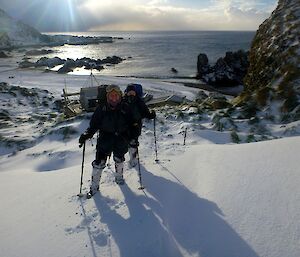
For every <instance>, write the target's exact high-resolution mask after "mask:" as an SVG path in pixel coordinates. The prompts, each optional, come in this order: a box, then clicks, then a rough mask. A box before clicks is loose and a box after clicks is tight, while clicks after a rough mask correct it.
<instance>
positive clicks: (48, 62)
mask: <svg viewBox="0 0 300 257" xmlns="http://www.w3.org/2000/svg"><path fill="white" fill-rule="evenodd" d="M65 62H66V60H64V59H61V58H59V57H54V58H47V57H42V58H40V59H39V60H38V61H37V62H36V63H35V67H42V66H45V67H49V68H53V67H55V66H57V65H62V64H64V63H65Z"/></svg>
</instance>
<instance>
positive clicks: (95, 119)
mask: <svg viewBox="0 0 300 257" xmlns="http://www.w3.org/2000/svg"><path fill="white" fill-rule="evenodd" d="M101 112H102V108H100V107H98V108H97V109H96V110H95V112H94V113H93V115H92V118H91V120H90V126H89V127H88V128H87V129H86V131H85V132H84V133H83V134H81V135H80V138H79V144H81V145H82V144H83V143H84V142H85V141H86V140H87V139H89V138H92V137H93V135H94V134H95V133H96V132H97V130H98V128H99V122H100V120H101Z"/></svg>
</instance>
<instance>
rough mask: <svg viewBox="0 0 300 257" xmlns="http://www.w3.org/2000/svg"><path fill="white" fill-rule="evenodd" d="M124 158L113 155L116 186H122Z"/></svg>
mask: <svg viewBox="0 0 300 257" xmlns="http://www.w3.org/2000/svg"><path fill="white" fill-rule="evenodd" d="M124 160H125V159H124V157H123V158H120V157H117V156H115V155H114V161H115V170H116V173H115V181H116V183H117V184H119V185H122V184H124V178H123V171H124Z"/></svg>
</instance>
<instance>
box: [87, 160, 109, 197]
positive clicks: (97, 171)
mask: <svg viewBox="0 0 300 257" xmlns="http://www.w3.org/2000/svg"><path fill="white" fill-rule="evenodd" d="M105 162H106V161H105V160H101V161H100V163H99V164H98V163H96V161H93V163H92V165H93V170H92V182H91V192H92V193H95V192H97V191H98V190H99V183H100V179H101V174H102V171H103V169H104V168H105Z"/></svg>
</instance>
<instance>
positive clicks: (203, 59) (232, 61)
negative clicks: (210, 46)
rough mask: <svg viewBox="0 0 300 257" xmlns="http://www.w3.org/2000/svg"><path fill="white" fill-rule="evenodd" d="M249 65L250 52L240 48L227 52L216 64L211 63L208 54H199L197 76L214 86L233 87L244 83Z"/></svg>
mask: <svg viewBox="0 0 300 257" xmlns="http://www.w3.org/2000/svg"><path fill="white" fill-rule="evenodd" d="M248 66H249V61H248V53H247V52H245V51H243V50H239V51H237V52H226V55H225V57H223V58H219V59H218V60H217V62H216V64H215V65H214V66H212V67H211V66H210V65H209V61H208V57H207V56H206V54H203V53H201V54H199V55H198V61H197V71H198V72H197V78H199V79H202V80H203V81H205V82H206V83H207V84H209V85H212V86H214V87H233V86H238V85H242V84H243V78H244V76H245V75H246V72H247V69H248Z"/></svg>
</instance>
